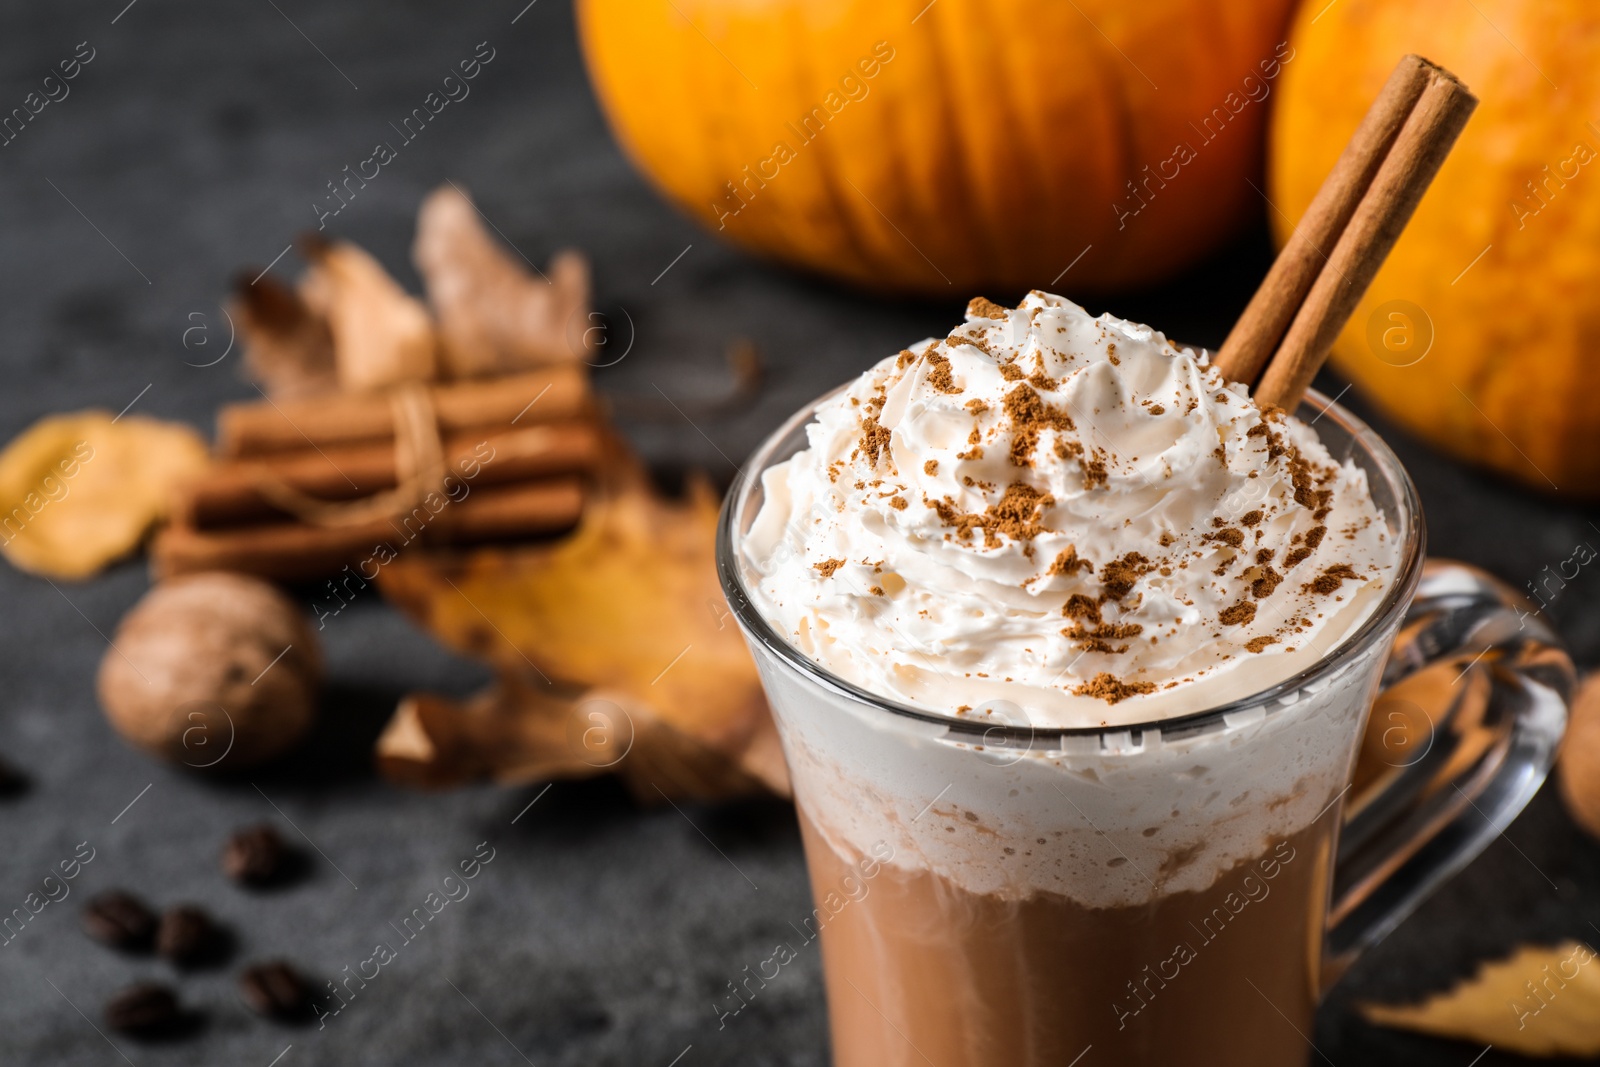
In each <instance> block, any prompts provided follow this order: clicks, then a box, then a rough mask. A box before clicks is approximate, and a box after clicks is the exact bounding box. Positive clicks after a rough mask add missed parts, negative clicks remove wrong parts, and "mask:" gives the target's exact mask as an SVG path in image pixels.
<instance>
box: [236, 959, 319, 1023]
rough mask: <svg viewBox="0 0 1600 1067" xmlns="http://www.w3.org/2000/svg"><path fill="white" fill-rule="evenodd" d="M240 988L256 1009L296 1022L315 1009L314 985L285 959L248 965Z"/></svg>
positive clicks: (246, 999) (246, 1001) (270, 1015)
mask: <svg viewBox="0 0 1600 1067" xmlns="http://www.w3.org/2000/svg"><path fill="white" fill-rule="evenodd" d="M239 992H240V993H241V994H243V996H244V1000H245V1003H246V1004H248V1005H250V1007H251V1008H252V1009H253V1010H254V1011H256V1012H257V1013H258V1014H260V1015H265V1016H268V1017H269V1018H273V1019H282V1020H285V1021H291V1022H292V1021H297V1020H302V1019H305V1018H306V1017H307V1016H308V1015H310V1013H311V987H310V986H309V985H307V984H306V981H305V979H304V978H301V977H300V974H299V972H297V971H296V970H295V969H294V968H293V967H290V966H289V965H288V964H287V963H285V962H284V961H282V960H272V961H270V962H267V963H258V964H255V965H254V966H251V967H246V968H245V969H244V972H243V973H242V974H240V975H239Z"/></svg>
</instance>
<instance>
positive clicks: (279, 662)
mask: <svg viewBox="0 0 1600 1067" xmlns="http://www.w3.org/2000/svg"><path fill="white" fill-rule="evenodd" d="M321 663H322V658H321V653H320V651H319V650H318V648H317V643H316V636H315V635H314V634H313V633H312V631H311V628H310V626H308V625H307V623H306V620H305V618H304V616H303V615H302V614H301V613H300V611H299V610H298V609H297V608H296V607H295V605H294V604H293V603H292V602H290V600H289V599H288V598H287V597H285V596H284V595H283V594H282V593H281V592H279V591H278V590H277V589H276V588H275V587H273V586H271V585H269V584H267V583H266V582H263V581H261V580H259V579H257V578H251V577H248V576H246V575H242V574H232V573H226V572H220V571H218V572H210V573H204V574H192V575H186V576H183V577H180V578H174V579H171V580H168V581H165V582H162V583H161V584H159V585H157V586H156V587H155V588H153V589H151V590H150V592H149V593H147V594H145V596H144V599H142V600H140V601H139V603H138V604H136V605H134V607H133V610H132V611H130V612H128V614H127V616H126V617H124V618H123V620H122V623H121V625H119V626H118V627H117V632H116V635H115V636H114V637H113V638H112V641H111V647H110V648H109V649H107V650H106V654H105V658H104V659H102V660H101V662H100V674H99V678H98V680H97V689H98V692H99V695H100V705H101V707H102V708H104V709H105V713H106V718H107V719H109V720H110V721H111V725H112V726H113V727H115V728H116V730H117V732H118V733H120V734H122V736H123V737H124V738H126V739H127V740H128V741H130V742H132V743H133V744H134V745H136V746H138V747H139V748H142V749H144V750H146V751H147V752H150V753H152V754H154V755H157V756H160V757H162V758H163V759H167V760H171V761H173V762H175V763H180V764H184V765H187V766H190V767H194V768H197V769H233V768H239V767H247V766H250V765H252V764H257V763H261V762H263V761H265V760H268V759H271V758H272V757H274V756H276V755H278V754H280V753H282V752H284V751H286V750H288V749H289V748H290V747H291V746H292V745H293V744H294V743H295V742H296V741H298V740H300V738H301V737H302V736H304V734H305V733H306V731H307V729H308V728H309V727H310V726H311V721H312V717H313V713H314V709H315V697H316V687H317V681H318V678H319V676H320V674H321Z"/></svg>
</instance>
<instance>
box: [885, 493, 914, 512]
mask: <svg viewBox="0 0 1600 1067" xmlns="http://www.w3.org/2000/svg"><path fill="white" fill-rule="evenodd" d="M889 506H890V507H891V508H894V509H895V510H896V511H904V510H905V509H906V508H908V507H910V505H909V504H907V503H906V498H905V497H903V496H892V497H890V498H889Z"/></svg>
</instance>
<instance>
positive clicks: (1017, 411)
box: [1005, 385, 1073, 467]
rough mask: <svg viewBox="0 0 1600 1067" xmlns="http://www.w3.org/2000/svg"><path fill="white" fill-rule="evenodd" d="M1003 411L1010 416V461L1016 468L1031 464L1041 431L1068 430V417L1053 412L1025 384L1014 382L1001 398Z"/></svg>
mask: <svg viewBox="0 0 1600 1067" xmlns="http://www.w3.org/2000/svg"><path fill="white" fill-rule="evenodd" d="M1005 409H1006V414H1007V415H1008V416H1009V417H1010V419H1011V426H1012V438H1011V462H1012V464H1013V465H1014V466H1018V467H1031V466H1033V453H1034V449H1036V448H1038V447H1039V434H1040V433H1041V432H1043V431H1044V430H1070V429H1072V428H1073V425H1072V418H1071V416H1069V415H1067V414H1066V413H1065V412H1061V411H1057V410H1056V409H1054V408H1052V407H1050V406H1049V405H1048V404H1046V403H1045V402H1044V401H1043V400H1041V399H1040V398H1039V394H1038V393H1036V392H1034V391H1033V389H1031V388H1030V387H1028V386H1026V385H1018V386H1017V387H1016V388H1015V389H1013V390H1011V392H1009V393H1007V394H1006V398H1005Z"/></svg>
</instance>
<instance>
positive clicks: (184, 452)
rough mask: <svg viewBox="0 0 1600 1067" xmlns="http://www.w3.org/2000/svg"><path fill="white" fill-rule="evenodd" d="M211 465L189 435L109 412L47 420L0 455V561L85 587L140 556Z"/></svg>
mask: <svg viewBox="0 0 1600 1067" xmlns="http://www.w3.org/2000/svg"><path fill="white" fill-rule="evenodd" d="M209 462H210V459H209V457H208V454H207V450H206V445H205V442H204V441H202V440H201V439H200V437H199V435H198V434H196V433H195V432H194V431H193V430H191V429H189V428H188V427H186V426H180V425H177V424H175V423H166V422H159V421H157V420H155V419H145V418H140V417H139V416H137V415H133V416H126V417H123V418H121V419H113V418H112V417H111V416H110V415H109V414H107V413H106V412H103V411H83V412H78V413H77V414H73V415H53V416H50V417H49V418H45V419H41V420H39V421H38V422H36V423H34V424H33V425H32V426H31V427H29V428H28V429H27V430H26V431H24V432H23V434H22V435H21V436H20V437H18V438H17V439H16V440H14V441H12V442H11V444H9V445H7V446H6V449H5V451H4V452H3V453H0V552H4V553H5V556H6V558H7V559H9V560H10V561H11V562H12V563H14V564H15V565H17V566H18V567H21V568H22V569H23V570H28V571H33V572H35V573H38V574H46V575H50V576H52V577H56V578H84V577H87V576H89V575H90V574H93V573H94V572H95V571H97V570H99V569H100V568H101V567H104V566H105V565H106V564H108V563H110V562H111V561H113V560H115V559H117V558H118V557H120V556H122V555H125V554H126V553H128V552H130V551H132V550H133V549H134V548H136V547H137V546H138V544H139V542H140V541H141V540H143V538H144V535H145V533H146V531H148V530H149V529H150V527H151V526H152V525H154V524H155V523H156V522H157V521H158V520H160V519H161V518H162V517H164V516H165V515H166V513H167V508H168V503H169V501H170V500H171V498H172V494H173V491H174V490H175V488H176V487H177V485H178V484H179V483H181V482H183V481H185V480H188V479H190V478H193V477H195V476H196V475H198V474H199V473H200V472H201V471H203V470H204V469H205V467H206V464H207V463H209Z"/></svg>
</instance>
